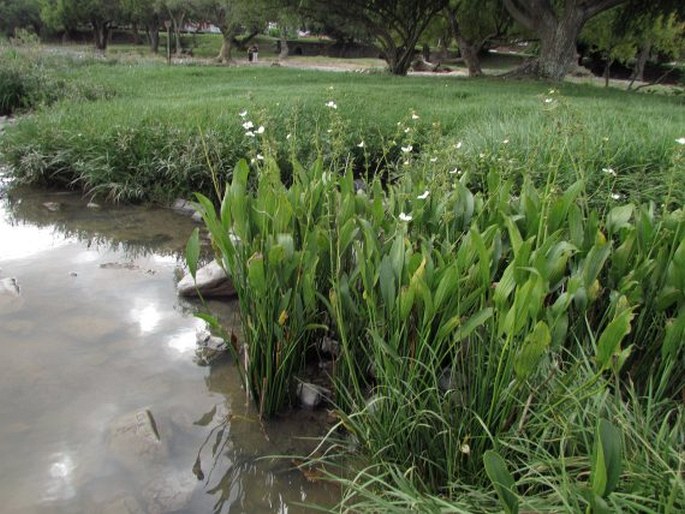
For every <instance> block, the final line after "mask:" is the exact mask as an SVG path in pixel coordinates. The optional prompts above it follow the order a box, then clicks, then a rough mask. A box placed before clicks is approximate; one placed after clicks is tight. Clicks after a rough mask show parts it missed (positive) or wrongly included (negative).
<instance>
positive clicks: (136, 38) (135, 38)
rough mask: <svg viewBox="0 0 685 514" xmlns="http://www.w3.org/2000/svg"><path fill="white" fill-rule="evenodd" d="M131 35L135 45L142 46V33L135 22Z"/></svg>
mask: <svg viewBox="0 0 685 514" xmlns="http://www.w3.org/2000/svg"><path fill="white" fill-rule="evenodd" d="M131 33H132V34H133V44H134V45H136V46H138V45H139V44H140V33H139V32H138V23H136V22H135V21H134V22H133V23H132V25H131Z"/></svg>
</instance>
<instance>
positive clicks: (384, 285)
mask: <svg viewBox="0 0 685 514" xmlns="http://www.w3.org/2000/svg"><path fill="white" fill-rule="evenodd" d="M378 280H379V282H380V287H381V296H382V297H383V302H384V303H385V306H386V308H387V309H388V311H392V310H393V307H394V305H395V293H396V291H397V288H396V285H395V274H394V273H393V270H392V263H391V262H390V257H388V256H387V255H385V256H384V257H383V260H382V261H381V269H380V274H379V277H378Z"/></svg>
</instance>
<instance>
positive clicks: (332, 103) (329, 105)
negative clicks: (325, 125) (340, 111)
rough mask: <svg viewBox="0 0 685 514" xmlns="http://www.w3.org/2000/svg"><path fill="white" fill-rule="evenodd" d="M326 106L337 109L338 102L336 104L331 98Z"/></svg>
mask: <svg viewBox="0 0 685 514" xmlns="http://www.w3.org/2000/svg"><path fill="white" fill-rule="evenodd" d="M326 107H328V108H329V109H337V108H338V104H336V103H335V102H334V101H333V100H329V101H328V102H326Z"/></svg>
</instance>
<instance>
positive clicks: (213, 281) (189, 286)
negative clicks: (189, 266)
mask: <svg viewBox="0 0 685 514" xmlns="http://www.w3.org/2000/svg"><path fill="white" fill-rule="evenodd" d="M195 279H196V280H193V277H192V276H191V275H190V273H188V274H187V275H186V276H184V277H183V278H182V279H181V280H180V281H179V283H178V285H177V286H176V289H177V291H178V294H179V295H181V296H198V293H199V294H201V295H202V296H203V297H204V298H211V297H216V296H235V295H236V291H235V288H234V287H233V283H232V282H231V279H230V278H228V276H227V275H226V272H225V271H224V269H223V268H222V267H221V265H220V264H219V263H218V262H216V261H212V262H210V263H209V264H207V265H206V266H203V267H202V268H200V269H198V270H197V273H196V274H195Z"/></svg>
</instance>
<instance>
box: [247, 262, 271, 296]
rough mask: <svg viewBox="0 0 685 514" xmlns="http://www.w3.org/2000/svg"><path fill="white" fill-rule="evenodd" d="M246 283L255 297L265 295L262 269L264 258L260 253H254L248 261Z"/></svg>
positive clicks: (264, 274)
mask: <svg viewBox="0 0 685 514" xmlns="http://www.w3.org/2000/svg"><path fill="white" fill-rule="evenodd" d="M247 281H248V284H249V286H250V288H251V289H252V292H253V294H254V295H255V296H257V297H259V296H262V295H264V294H266V292H267V287H266V271H265V269H264V257H263V256H262V254H261V253H255V254H254V255H252V257H250V258H249V259H248V261H247Z"/></svg>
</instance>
